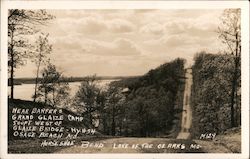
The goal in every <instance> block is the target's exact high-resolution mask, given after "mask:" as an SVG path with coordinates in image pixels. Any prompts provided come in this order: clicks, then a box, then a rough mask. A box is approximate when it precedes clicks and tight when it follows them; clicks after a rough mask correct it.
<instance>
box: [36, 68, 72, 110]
mask: <svg viewBox="0 0 250 159" xmlns="http://www.w3.org/2000/svg"><path fill="white" fill-rule="evenodd" d="M69 91H70V89H69V84H68V83H67V82H65V80H64V77H63V76H62V73H60V72H58V71H57V70H56V67H55V65H53V64H51V63H49V64H48V65H47V67H46V68H44V69H43V70H42V79H41V83H40V86H39V87H38V90H37V97H38V98H39V100H40V101H43V102H44V103H45V104H49V105H52V106H54V107H55V106H65V105H66V104H67V101H69V99H68V98H69Z"/></svg>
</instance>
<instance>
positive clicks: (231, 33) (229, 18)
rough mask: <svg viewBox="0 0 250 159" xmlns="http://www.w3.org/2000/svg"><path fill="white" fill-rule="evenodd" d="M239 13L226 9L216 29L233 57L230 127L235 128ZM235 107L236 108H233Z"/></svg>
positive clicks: (239, 36)
mask: <svg viewBox="0 0 250 159" xmlns="http://www.w3.org/2000/svg"><path fill="white" fill-rule="evenodd" d="M240 14H241V11H240V9H226V10H224V12H223V15H222V17H221V21H222V24H221V26H220V27H219V28H218V31H219V37H220V38H221V40H222V42H223V43H225V44H226V45H227V48H228V51H230V53H231V54H232V55H233V56H234V68H233V70H232V78H231V79H230V80H231V83H232V84H231V95H230V96H231V97H230V98H231V99H230V101H231V104H230V108H231V127H235V126H237V122H236V120H235V108H236V109H238V107H239V106H238V104H237V103H238V102H237V99H238V98H237V96H238V94H237V92H238V86H239V81H240V80H239V79H240V65H241V64H240V63H241V62H240V56H241V18H240ZM235 105H236V106H235Z"/></svg>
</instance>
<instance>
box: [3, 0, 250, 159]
mask: <svg viewBox="0 0 250 159" xmlns="http://www.w3.org/2000/svg"><path fill="white" fill-rule="evenodd" d="M11 8H19V9H223V8H241V10H242V12H241V14H242V15H241V20H242V88H241V89H242V104H241V105H242V113H241V114H242V120H241V121H242V140H241V141H242V152H241V153H239V154H230V153H229V154H228V153H220V154H214V153H196V154H195V153H188V154H187V153H185V154H177V153H174V154H172V153H166V154H158V153H151V154H145V153H144V154H125V153H122V154H117V153H115V154H114V153H113V154H8V141H7V136H8V135H7V133H8V123H7V119H8V118H7V112H8V111H7V107H8V102H7V94H8V92H7V77H8V76H7V75H8V74H7V61H8V56H7V41H8V39H7V37H8V36H7V14H8V12H7V11H8V9H11ZM210 20H212V19H210ZM0 86H1V87H0V88H1V91H0V93H1V94H0V95H1V100H0V101H1V110H0V113H1V114H0V119H1V123H0V124H1V138H0V141H1V142H0V143H1V145H0V146H1V147H0V148H1V156H0V158H3V159H7V158H19V159H22V158H32V159H34V158H49V159H52V158H70V159H72V158H87V159H91V158H102V159H103V158H107V159H116V158H128V159H133V158H136V159H138V158H148V159H149V158H154V159H158V158H166V157H167V158H178V159H179V158H185V159H195V158H204V159H205V158H211V159H212V158H218V159H224V158H237V159H247V158H249V2H248V1H7V0H2V1H1V85H0Z"/></svg>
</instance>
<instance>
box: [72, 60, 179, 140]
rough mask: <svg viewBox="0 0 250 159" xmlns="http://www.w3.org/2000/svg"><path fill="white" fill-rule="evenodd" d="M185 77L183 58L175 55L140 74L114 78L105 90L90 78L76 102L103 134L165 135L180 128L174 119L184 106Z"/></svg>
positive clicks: (77, 96)
mask: <svg viewBox="0 0 250 159" xmlns="http://www.w3.org/2000/svg"><path fill="white" fill-rule="evenodd" d="M183 77H184V60H183V59H176V60H174V61H171V62H169V63H165V64H163V65H161V66H159V67H158V68H156V69H154V70H151V71H149V72H148V73H147V74H145V75H143V76H141V77H138V78H135V77H134V78H131V79H123V80H121V81H116V82H113V83H111V84H110V86H109V87H108V88H107V90H105V91H101V90H99V89H98V87H96V84H95V82H94V80H93V81H91V82H90V81H89V80H88V81H87V82H86V81H85V82H83V83H82V85H81V87H80V89H79V91H78V93H77V94H76V96H75V103H76V105H77V106H78V107H80V108H83V109H82V111H83V113H82V115H83V116H84V117H85V118H86V121H85V122H89V123H90V124H91V125H93V126H94V125H95V126H96V127H98V129H99V131H101V132H102V133H103V134H106V135H113V136H114V135H119V136H164V135H167V134H169V133H170V131H171V130H172V132H173V130H174V131H178V130H177V129H176V127H177V125H178V124H176V123H175V124H174V122H176V119H177V117H179V113H180V109H181V107H182V94H183V92H182V91H183ZM178 121H179V119H178ZM96 123H98V124H96ZM173 125H174V126H175V127H173Z"/></svg>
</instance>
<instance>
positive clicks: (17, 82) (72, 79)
mask: <svg viewBox="0 0 250 159" xmlns="http://www.w3.org/2000/svg"><path fill="white" fill-rule="evenodd" d="M134 77H138V76H97V77H96V78H97V80H116V79H127V78H134ZM86 78H87V77H64V80H63V81H65V82H81V81H84V80H85V79H86ZM40 80H41V78H38V81H40ZM35 81H36V79H35V78H29V77H27V78H15V79H14V85H21V84H35ZM8 86H10V80H8Z"/></svg>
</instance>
